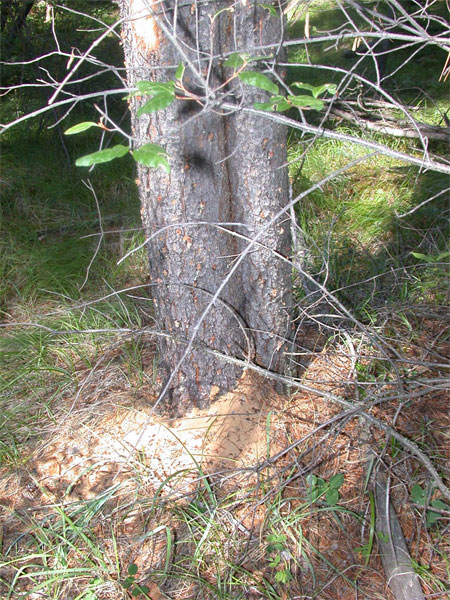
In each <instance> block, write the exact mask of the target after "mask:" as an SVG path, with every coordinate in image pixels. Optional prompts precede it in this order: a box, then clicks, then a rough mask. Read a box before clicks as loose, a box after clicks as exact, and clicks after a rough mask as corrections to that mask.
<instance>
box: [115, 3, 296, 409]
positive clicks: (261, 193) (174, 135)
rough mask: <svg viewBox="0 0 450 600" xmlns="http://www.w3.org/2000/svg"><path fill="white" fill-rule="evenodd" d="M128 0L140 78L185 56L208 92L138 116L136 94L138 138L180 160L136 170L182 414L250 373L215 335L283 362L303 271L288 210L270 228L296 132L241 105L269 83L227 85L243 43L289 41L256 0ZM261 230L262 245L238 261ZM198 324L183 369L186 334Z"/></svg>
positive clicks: (265, 359)
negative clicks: (294, 270)
mask: <svg viewBox="0 0 450 600" xmlns="http://www.w3.org/2000/svg"><path fill="white" fill-rule="evenodd" d="M120 4H121V10H122V16H124V17H127V21H126V22H125V24H124V27H123V42H124V50H125V59H126V67H127V73H128V81H129V85H130V86H133V85H134V84H135V83H136V82H138V81H141V80H152V81H168V80H170V79H173V78H174V74H175V71H176V68H177V66H178V65H179V63H180V62H183V64H184V65H185V66H186V71H185V75H184V77H183V84H184V85H185V87H186V89H188V91H189V92H190V93H191V94H196V96H197V97H198V98H199V100H198V101H193V100H177V101H176V102H174V103H173V104H172V105H171V106H169V107H168V108H167V109H165V110H163V111H159V112H157V113H153V114H152V115H143V116H142V117H140V118H137V117H136V110H137V108H139V106H140V105H141V104H142V100H140V99H133V100H132V101H131V106H130V108H131V115H132V131H133V136H134V137H135V138H136V139H137V140H138V142H137V144H136V145H137V146H140V145H142V144H143V143H148V142H149V141H152V142H156V143H161V144H162V145H163V146H164V147H165V148H166V150H167V152H168V155H169V162H170V166H171V172H170V175H168V174H166V173H165V172H164V171H163V170H161V169H149V168H146V167H143V166H141V165H139V167H138V177H139V192H140V198H141V206H142V211H141V212H142V219H143V223H144V228H145V231H146V234H147V236H148V237H150V236H153V237H152V238H151V240H150V241H149V242H148V252H149V262H150V278H151V283H152V284H154V285H153V287H152V294H153V299H154V304H155V313H156V314H155V316H156V319H157V323H158V326H159V327H160V329H161V330H163V331H165V332H166V333H168V334H170V336H171V338H170V339H169V338H165V339H161V340H160V342H159V367H158V375H159V377H160V382H161V384H162V385H164V383H165V382H167V381H168V378H169V377H170V376H171V375H172V380H171V382H170V385H169V389H168V393H167V394H166V396H165V398H164V399H163V402H162V404H163V406H164V407H165V408H166V409H169V411H170V412H171V413H172V414H182V413H184V412H185V411H186V410H187V409H189V408H190V407H191V406H199V407H203V406H206V405H208V403H209V402H210V400H211V399H212V398H213V397H214V396H215V395H216V394H218V393H221V392H224V391H227V390H229V389H231V388H233V387H234V385H235V383H236V381H237V379H238V378H239V376H240V375H241V369H240V368H239V367H237V366H236V365H233V364H230V363H227V362H226V361H225V360H223V359H221V358H220V357H218V356H217V355H214V354H212V353H210V352H209V353H208V352H205V350H204V349H205V348H208V349H210V350H215V351H218V352H220V353H222V354H226V355H229V356H234V357H238V358H247V357H248V358H250V360H252V361H254V362H256V363H257V364H259V365H261V366H264V367H266V368H268V369H271V370H272V371H276V372H283V371H284V368H285V362H286V358H285V353H284V352H285V349H286V344H285V342H286V340H287V339H288V337H289V323H290V318H289V311H290V308H291V270H290V265H289V264H288V263H287V262H286V261H283V260H281V259H280V255H281V256H282V257H289V254H290V233H289V223H288V222H287V220H288V216H287V215H283V216H282V217H281V218H279V219H278V220H276V222H274V223H273V224H272V225H270V226H268V227H267V229H266V230H265V231H264V232H262V231H261V230H262V228H264V227H265V226H267V224H268V223H269V222H270V220H271V219H273V217H274V215H276V214H277V213H278V212H279V211H280V210H281V209H282V208H283V207H284V206H285V205H286V204H287V203H288V197H289V195H288V175H287V168H286V131H285V128H284V127H283V126H280V125H278V124H275V123H273V122H271V121H269V120H266V119H264V117H259V116H248V115H246V114H245V113H244V112H241V111H240V110H239V108H238V106H239V105H241V104H243V105H251V104H252V103H253V102H254V101H261V100H263V99H266V98H267V94H266V92H262V91H260V90H257V88H251V87H250V86H246V85H244V84H242V82H241V81H240V80H239V79H237V78H234V79H233V81H232V82H229V83H227V84H226V85H223V84H224V83H225V82H226V81H227V78H229V77H230V76H231V75H232V74H233V69H230V68H224V67H223V65H222V63H223V59H221V58H219V57H220V56H223V54H224V53H227V52H235V51H240V52H247V53H249V54H253V55H256V54H258V55H260V54H261V50H255V47H256V46H262V45H267V44H270V43H272V44H277V43H279V42H280V40H281V37H282V18H280V17H279V16H277V17H275V16H273V15H272V14H271V13H270V12H269V11H268V10H266V9H265V8H263V7H261V5H258V3H256V2H248V1H247V2H229V1H220V0H219V1H214V2H212V1H211V2H201V3H200V2H198V3H197V2H194V3H179V5H177V2H175V1H167V2H162V3H159V2H155V3H154V13H152V10H151V9H149V7H150V6H151V4H152V3H151V2H147V1H146V0H121V2H120ZM174 40H176V41H175V43H174ZM276 49H277V48H276V46H275V48H274V49H273V51H272V54H274V52H275V51H276ZM211 57H215V58H214V60H212V59H211ZM191 67H192V68H191ZM252 68H254V67H252ZM195 71H196V72H195ZM221 86H222V87H221ZM219 87H220V90H219V89H218V88H219ZM255 90H256V91H255ZM221 99H225V101H226V102H227V103H228V104H230V103H234V104H236V110H235V111H230V110H228V111H224V110H223V109H221V107H220V100H221ZM225 112H227V113H228V114H225ZM236 234H237V235H236ZM257 235H259V237H258V238H257V244H255V245H254V246H253V247H252V248H251V251H250V252H248V253H247V254H246V255H245V257H244V259H243V260H242V261H241V262H240V263H239V264H238V265H237V267H236V262H237V261H238V259H239V256H240V255H241V253H242V251H243V250H244V249H245V248H246V247H247V246H248V244H249V240H251V239H254V238H255V236H257ZM242 236H244V237H242ZM233 269H234V270H233ZM227 277H228V281H227V284H226V286H225V287H224V288H223V290H221V292H220V296H219V298H218V300H217V301H216V302H215V303H214V305H213V306H211V307H210V309H209V310H208V312H207V314H206V316H204V312H205V310H206V308H207V306H208V304H209V303H210V302H211V298H212V297H213V296H214V294H215V293H216V292H217V290H218V288H219V286H220V285H221V284H222V282H223V281H224V279H225V278H227ZM202 316H204V319H203V321H202V322H201V325H200V327H198V330H197V324H198V323H199V321H200V319H201V318H202ZM194 328H195V329H194ZM194 336H195V339H194V342H193V346H192V348H191V349H190V351H189V353H188V354H187V356H186V357H185V359H184V361H183V363H182V365H181V367H180V368H179V369H178V371H177V372H176V373H175V374H174V369H175V367H176V365H177V363H178V361H179V359H180V357H181V356H182V355H183V353H184V352H185V349H186V341H188V340H190V339H192V338H193V337H194Z"/></svg>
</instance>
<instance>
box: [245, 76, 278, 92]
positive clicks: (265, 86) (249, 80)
mask: <svg viewBox="0 0 450 600" xmlns="http://www.w3.org/2000/svg"><path fill="white" fill-rule="evenodd" d="M239 79H241V80H242V81H243V82H244V83H246V84H247V85H253V86H255V87H257V88H259V89H261V90H266V91H268V92H270V93H271V94H278V92H279V90H278V86H277V85H275V83H274V82H273V81H272V80H271V79H269V78H268V77H267V75H264V74H263V73H258V72H257V71H242V73H239Z"/></svg>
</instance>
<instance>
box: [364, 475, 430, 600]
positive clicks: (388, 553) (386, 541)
mask: <svg viewBox="0 0 450 600" xmlns="http://www.w3.org/2000/svg"><path fill="white" fill-rule="evenodd" d="M374 485H375V504H376V509H377V520H376V529H377V534H378V536H377V541H378V545H379V547H380V554H381V562H382V563H383V568H384V572H385V574H386V578H387V583H388V585H389V587H390V588H391V591H392V593H393V594H394V596H395V598H396V600H425V596H424V595H423V592H422V588H421V587H420V583H419V578H418V576H417V573H416V572H415V571H414V569H413V567H412V564H411V556H410V554H409V550H408V547H407V546H406V542H405V538H404V536H403V531H402V528H401V526H400V523H399V520H398V518H397V515H396V514H395V511H394V508H393V506H392V504H391V502H390V500H389V491H388V487H387V484H386V477H385V476H384V475H383V474H382V473H380V472H378V473H377V474H376V475H375V481H374Z"/></svg>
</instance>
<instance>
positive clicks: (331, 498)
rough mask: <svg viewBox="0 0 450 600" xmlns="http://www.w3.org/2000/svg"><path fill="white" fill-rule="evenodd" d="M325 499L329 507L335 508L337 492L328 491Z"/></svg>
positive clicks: (337, 500) (337, 499) (337, 497)
mask: <svg viewBox="0 0 450 600" xmlns="http://www.w3.org/2000/svg"><path fill="white" fill-rule="evenodd" d="M325 498H326V501H327V502H328V504H329V505H330V506H335V505H336V504H337V503H338V502H339V492H338V491H337V490H328V492H327V493H326V494H325Z"/></svg>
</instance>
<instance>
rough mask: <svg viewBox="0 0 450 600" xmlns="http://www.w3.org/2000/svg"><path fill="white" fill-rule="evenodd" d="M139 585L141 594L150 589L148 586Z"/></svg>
mask: <svg viewBox="0 0 450 600" xmlns="http://www.w3.org/2000/svg"><path fill="white" fill-rule="evenodd" d="M139 587H140V588H141V590H142V593H143V594H148V593H149V591H150V588H149V587H148V586H146V585H140V586H139Z"/></svg>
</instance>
